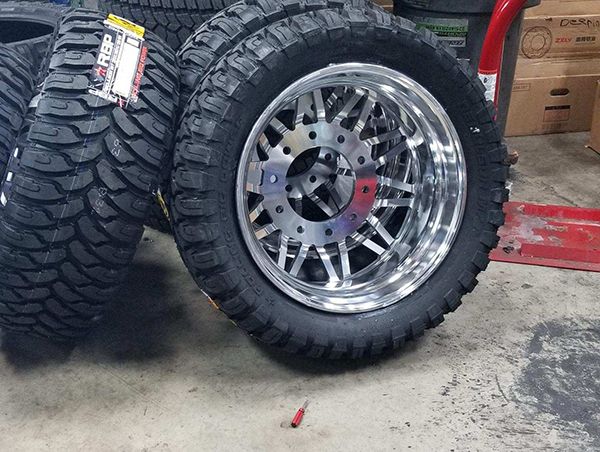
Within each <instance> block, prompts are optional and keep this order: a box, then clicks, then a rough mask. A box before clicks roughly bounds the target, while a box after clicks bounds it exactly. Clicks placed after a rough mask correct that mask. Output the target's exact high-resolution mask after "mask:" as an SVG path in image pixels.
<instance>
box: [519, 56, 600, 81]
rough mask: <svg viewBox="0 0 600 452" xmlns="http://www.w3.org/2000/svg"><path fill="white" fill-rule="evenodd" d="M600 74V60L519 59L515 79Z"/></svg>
mask: <svg viewBox="0 0 600 452" xmlns="http://www.w3.org/2000/svg"><path fill="white" fill-rule="evenodd" d="M594 74H600V58H597V59H589V58H579V59H576V58H554V59H548V60H545V59H541V60H528V59H526V58H519V60H518V61H517V67H516V72H515V78H516V79H519V78H536V77H561V76H565V75H594Z"/></svg>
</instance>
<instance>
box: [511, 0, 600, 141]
mask: <svg viewBox="0 0 600 452" xmlns="http://www.w3.org/2000/svg"><path fill="white" fill-rule="evenodd" d="M599 80H600V0H543V1H542V4H541V5H540V6H538V7H536V8H532V9H530V10H528V11H527V14H526V17H525V21H524V23H523V31H522V35H521V48H520V54H519V61H518V63H517V72H516V77H515V82H514V85H513V94H512V101H511V106H510V112H509V118H508V124H507V131H506V135H507V136H519V135H539V134H546V133H557V132H580V131H587V130H590V128H591V125H592V116H593V111H594V101H595V99H597V97H598V96H597V95H596V90H597V84H598V81H599ZM596 108H597V109H600V103H599V105H598V106H597V107H596Z"/></svg>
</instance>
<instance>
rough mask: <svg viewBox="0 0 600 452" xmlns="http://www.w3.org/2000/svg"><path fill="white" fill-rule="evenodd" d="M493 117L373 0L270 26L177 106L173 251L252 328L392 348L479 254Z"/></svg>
mask: <svg viewBox="0 0 600 452" xmlns="http://www.w3.org/2000/svg"><path fill="white" fill-rule="evenodd" d="M232 8H233V7H232ZM224 14H227V11H225V12H224ZM494 115H495V111H494V108H493V106H492V105H491V104H490V103H488V102H486V100H485V98H484V92H483V87H482V85H481V83H480V82H479V80H478V79H477V77H476V75H475V74H474V73H473V72H472V71H470V69H469V68H468V65H465V64H462V63H461V62H459V61H458V60H457V59H456V58H455V56H454V55H453V54H452V52H450V51H449V50H448V48H447V47H446V45H444V44H443V43H442V42H441V41H440V40H439V39H438V38H437V37H436V36H434V35H433V34H432V33H430V32H429V31H427V30H417V29H416V27H415V25H414V24H413V23H412V22H409V21H407V20H404V19H400V18H394V17H393V16H391V15H389V14H387V13H385V12H384V11H382V10H380V9H379V8H371V9H369V8H355V7H352V6H349V5H346V6H345V7H344V8H340V9H325V10H319V11H313V12H306V13H303V14H299V15H295V16H292V17H287V18H283V19H282V20H279V21H277V22H274V23H271V24H269V25H267V26H266V27H265V28H263V29H262V30H260V31H257V32H256V33H254V34H252V35H249V36H247V37H245V38H244V39H243V40H242V41H241V42H239V43H238V44H237V45H236V46H235V47H234V48H232V49H231V50H229V51H228V52H227V53H226V54H225V55H224V56H223V57H222V58H221V59H220V60H219V61H218V62H217V63H216V64H214V65H213V66H212V67H211V68H210V69H209V70H208V72H207V74H206V75H205V77H204V78H203V79H202V81H200V83H199V85H198V86H197V89H196V91H195V92H194V93H193V94H192V96H191V98H190V100H189V102H188V104H187V107H186V109H185V111H184V114H183V118H182V122H181V125H182V126H181V129H180V131H179V134H178V139H177V147H176V152H175V159H174V165H175V169H174V175H173V184H172V199H171V211H172V221H173V225H174V233H175V237H176V240H177V242H178V245H179V248H180V250H181V252H182V255H183V258H184V261H185V263H186V265H187V266H188V268H189V270H190V272H191V273H192V275H193V276H194V278H195V279H196V281H197V282H198V284H199V285H200V286H201V287H202V288H203V290H205V291H206V292H207V293H208V294H209V295H210V296H211V297H212V298H213V299H214V300H215V301H216V303H217V304H218V305H219V307H220V308H221V309H222V310H223V311H224V312H225V313H226V314H227V315H228V316H229V317H230V318H231V319H232V320H233V321H234V322H235V323H236V324H237V325H239V326H240V327H241V328H243V329H244V330H246V331H247V332H248V333H249V334H251V335H252V336H253V337H255V338H257V339H259V340H261V341H264V342H267V343H269V344H273V345H275V346H278V347H280V348H283V349H284V350H286V351H289V352H293V353H298V354H302V355H307V356H314V357H327V358H340V357H346V358H358V357H362V356H369V355H377V354H380V353H382V352H384V351H386V350H392V349H395V348H398V347H400V346H401V345H402V344H404V343H405V342H406V341H407V340H410V339H413V338H415V337H417V336H419V335H421V334H422V333H423V331H424V330H425V329H426V328H431V327H434V326H436V325H438V324H439V323H440V322H441V321H442V320H443V318H444V315H445V314H446V313H448V312H450V311H453V310H454V309H456V308H457V307H458V306H459V304H460V300H461V297H462V296H463V295H464V294H466V293H467V292H469V291H471V290H473V288H474V287H475V285H476V283H477V280H476V276H477V274H478V273H479V272H481V271H482V270H484V269H485V268H486V266H487V265H488V262H489V259H488V253H489V251H490V249H491V248H493V247H494V246H495V245H496V243H497V240H498V238H497V234H496V232H497V228H498V227H499V226H500V225H501V224H502V222H503V214H502V203H503V202H504V201H505V200H506V199H507V190H506V188H505V181H506V174H507V168H506V166H505V165H504V164H503V161H504V159H505V157H506V148H505V147H504V146H503V144H502V140H501V136H500V133H499V130H498V128H497V125H496V123H495V121H494V119H493V118H494Z"/></svg>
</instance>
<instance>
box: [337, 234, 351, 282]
mask: <svg viewBox="0 0 600 452" xmlns="http://www.w3.org/2000/svg"><path fill="white" fill-rule="evenodd" d="M338 251H339V256H340V264H341V267H342V279H344V280H346V279H348V278H350V276H351V275H352V273H351V271H350V256H349V255H348V247H347V246H346V241H345V240H344V241H343V242H339V243H338Z"/></svg>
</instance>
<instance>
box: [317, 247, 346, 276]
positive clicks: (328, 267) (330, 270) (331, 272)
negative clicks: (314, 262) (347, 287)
mask: <svg viewBox="0 0 600 452" xmlns="http://www.w3.org/2000/svg"><path fill="white" fill-rule="evenodd" d="M316 248H317V253H318V254H319V257H320V258H321V262H323V266H324V267H325V271H326V272H327V275H328V276H329V282H336V281H339V280H340V278H339V277H338V275H337V273H336V271H335V268H334V266H333V264H332V263H331V257H330V256H329V254H328V253H327V250H326V249H325V247H322V246H317V247H316Z"/></svg>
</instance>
